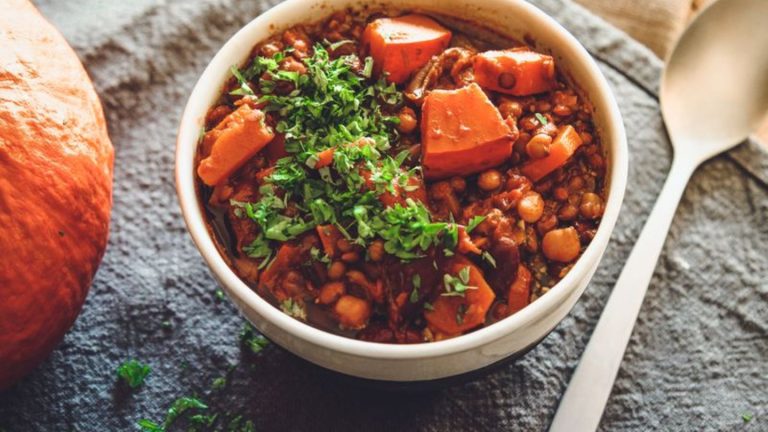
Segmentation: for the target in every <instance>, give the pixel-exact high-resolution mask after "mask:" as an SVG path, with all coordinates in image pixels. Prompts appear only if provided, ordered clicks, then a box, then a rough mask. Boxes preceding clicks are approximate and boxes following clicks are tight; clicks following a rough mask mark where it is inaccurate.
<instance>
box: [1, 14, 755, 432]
mask: <svg viewBox="0 0 768 432" xmlns="http://www.w3.org/2000/svg"><path fill="white" fill-rule="evenodd" d="M37 3H38V5H39V6H40V8H41V9H42V11H43V13H44V14H46V15H47V16H48V17H49V18H50V19H51V20H52V21H53V22H54V23H55V24H56V25H57V26H58V27H59V28H60V29H61V30H62V32H63V33H64V35H65V36H66V37H67V39H68V40H69V41H70V42H71V43H72V44H73V45H74V47H75V49H76V50H77V52H78V54H79V55H80V56H81V58H82V59H83V61H84V63H85V65H86V67H87V68H88V70H89V72H90V74H91V76H92V77H93V80H94V82H95V84H96V88H97V90H98V91H99V94H100V95H101V98H102V100H103V102H104V105H105V109H106V113H107V117H108V120H109V126H110V135H111V137H112V140H113V142H114V145H115V148H116V160H115V194H114V195H115V199H114V210H113V215H112V233H111V237H110V242H109V248H108V249H107V253H106V256H105V258H104V262H103V264H102V266H101V268H100V270H99V272H98V275H97V277H96V281H95V283H94V285H93V288H92V289H91V293H90V295H89V297H88V300H87V303H86V305H85V308H84V310H83V313H82V315H81V316H80V318H79V319H78V321H77V323H76V324H75V326H74V329H73V330H72V331H71V332H70V333H69V334H68V335H67V336H66V338H65V339H64V342H63V343H62V344H61V345H60V346H59V347H58V348H57V349H56V351H55V352H54V353H53V354H52V355H51V356H50V358H49V359H48V360H47V361H46V362H45V363H43V365H42V366H41V367H40V368H38V369H37V370H36V371H35V372H34V373H33V374H32V375H30V376H29V377H27V378H26V379H24V380H23V381H22V382H20V383H19V384H18V385H16V386H15V387H14V388H12V389H11V390H10V391H8V392H6V393H5V394H3V395H0V429H2V428H4V430H5V431H7V432H17V431H18V432H28V431H62V432H66V431H75V430H77V431H131V430H138V427H137V426H136V421H137V420H138V419H140V418H143V417H148V418H151V419H155V420H158V419H161V418H162V417H163V416H164V413H165V411H166V409H167V408H168V406H169V404H170V403H171V401H172V400H174V399H175V398H177V397H179V396H185V395H193V394H197V395H199V396H200V397H201V398H202V399H204V400H205V401H206V402H207V403H209V404H210V405H211V406H212V411H219V412H222V413H231V415H230V417H231V416H234V415H238V414H240V415H243V416H244V417H246V418H248V419H251V420H253V421H254V423H255V424H256V428H257V430H269V431H272V430H387V431H391V430H427V431H447V430H525V431H536V430H545V429H546V428H547V426H548V425H549V422H550V421H551V419H552V416H553V414H554V411H555V409H556V407H557V403H558V400H559V398H560V396H561V395H562V393H563V391H564V389H565V386H566V385H567V383H568V380H569V378H570V376H571V374H572V372H573V369H574V367H575V366H576V363H577V361H578V358H579V356H580V354H581V353H582V351H583V349H584V346H585V344H586V343H587V340H588V339H589V336H590V333H591V332H592V330H593V328H594V325H595V323H596V321H597V319H598V317H599V315H600V312H601V309H602V307H603V306H604V304H605V301H606V299H607V297H608V294H609V292H610V290H611V287H612V285H613V283H614V281H615V280H616V278H617V276H618V273H619V271H620V270H621V266H622V263H623V261H624V260H625V259H626V257H627V255H628V254H629V251H630V249H631V247H632V244H633V242H634V240H635V239H636V237H637V235H638V233H639V231H640V229H641V227H642V224H643V222H644V221H645V219H646V217H647V215H648V213H649V211H650V208H651V204H652V203H653V201H654V199H655V197H656V194H657V193H658V191H659V189H660V187H661V184H662V181H663V179H664V177H665V175H666V172H667V170H668V168H669V165H670V157H671V147H670V144H669V141H668V138H667V136H666V134H665V132H664V128H663V124H662V119H661V116H660V113H659V105H658V100H657V97H656V91H657V89H656V86H657V81H658V77H659V73H660V70H661V66H662V64H661V62H660V60H659V59H658V58H657V57H655V56H654V55H653V54H652V53H651V52H650V51H648V50H647V49H645V48H643V47H642V46H641V45H639V44H638V43H636V42H635V41H633V40H631V39H630V38H628V37H627V36H626V35H625V34H623V33H621V32H619V31H617V30H616V29H614V28H612V27H610V26H609V25H608V24H606V23H605V22H603V21H601V20H600V19H598V18H596V17H595V16H593V15H591V14H590V13H588V12H587V11H585V10H584V9H582V8H581V7H579V6H577V5H575V4H574V3H572V2H570V1H567V0H566V1H556V0H540V1H536V2H535V3H536V4H537V5H539V6H540V7H541V8H543V9H544V10H545V11H546V12H548V13H550V14H552V15H553V16H554V17H555V18H556V19H558V20H559V21H560V22H561V23H562V24H563V25H564V26H565V27H567V28H568V29H569V30H570V31H571V32H573V33H574V34H575V35H576V37H577V38H578V39H579V40H580V41H581V42H582V43H583V44H584V45H585V46H586V47H587V48H588V49H589V50H590V52H591V53H592V54H593V55H594V56H595V58H596V59H597V60H598V61H599V63H600V66H601V69H602V71H603V72H604V73H605V75H606V76H607V77H608V80H609V81H610V83H611V85H612V88H613V90H614V92H615V94H616V97H617V99H618V101H619V105H620V108H621V111H622V113H623V115H624V120H625V122H626V128H627V134H628V137H629V144H630V147H631V159H630V176H629V184H628V188H627V194H626V199H625V203H624V207H623V210H622V213H621V217H620V219H619V222H618V225H617V227H616V231H615V232H614V235H613V238H612V241H611V244H610V246H609V248H608V250H607V252H606V255H605V258H604V260H603V262H602V263H601V265H600V267H599V269H598V270H597V273H596V274H595V276H594V279H593V281H592V283H591V285H590V286H589V288H588V289H587V291H586V293H585V294H584V296H583V297H582V299H581V300H580V301H579V303H578V304H577V305H576V307H575V308H574V310H573V312H572V313H571V314H570V315H569V316H568V317H567V318H566V319H565V320H564V321H563V322H562V323H561V324H560V325H559V326H558V327H557V328H556V330H555V331H554V332H553V333H552V334H550V335H549V337H547V338H546V339H545V340H544V341H543V342H542V343H541V344H540V345H538V346H537V347H536V348H535V349H534V350H533V351H531V352H530V353H529V354H528V355H526V356H525V357H523V358H522V359H520V360H518V361H517V362H515V363H513V364H509V365H506V366H504V367H502V368H501V369H499V370H498V371H496V372H493V373H492V374H490V375H487V376H485V377H482V378H479V379H477V380H475V381H472V382H469V383H466V384H462V385H458V386H454V387H451V388H448V389H444V390H439V391H434V392H427V393H420V394H397V393H395V394H393V393H386V392H376V391H371V390H361V389H359V388H356V387H353V386H349V385H346V384H342V383H340V382H339V380H338V379H335V378H334V377H333V376H329V375H328V374H326V373H321V372H320V371H318V369H317V368H316V367H313V366H310V365H308V364H307V363H306V362H304V361H303V360H301V359H298V358H296V357H294V356H292V355H290V354H289V353H287V352H285V351H283V350H282V349H280V348H279V347H277V346H269V347H267V348H266V349H264V350H263V351H262V352H261V353H259V354H252V353H249V352H248V350H247V349H244V348H242V346H241V345H240V344H239V343H238V332H239V331H240V329H241V328H242V325H243V319H242V318H241V317H239V316H238V315H237V313H236V312H235V310H234V308H233V307H232V306H231V305H230V304H229V303H228V301H226V300H225V301H218V300H217V299H216V296H215V295H214V292H215V290H216V288H217V285H216V283H215V281H214V280H213V278H212V277H211V274H210V273H209V271H208V269H207V268H206V266H205V264H204V263H203V260H202V259H201V257H200V255H199V254H198V252H197V250H196V249H195V248H194V246H193V244H192V241H191V240H190V238H189V236H188V235H187V233H186V230H185V228H184V223H183V221H182V218H181V215H180V212H179V208H178V206H177V202H176V197H175V191H174V179H173V166H174V145H175V135H176V128H177V124H178V121H179V118H180V115H181V111H182V109H183V105H184V103H185V102H186V98H187V96H188V95H189V92H190V91H191V89H192V86H193V84H194V82H195V80H196V79H197V77H198V76H199V74H200V73H201V71H202V69H203V67H204V66H205V64H206V63H207V62H208V61H209V60H210V58H211V57H212V56H213V54H214V52H215V51H216V50H217V49H218V47H220V46H221V44H222V43H223V42H224V41H225V40H226V39H227V38H228V37H229V36H230V35H232V34H233V33H234V32H235V31H236V30H237V29H238V28H239V27H241V26H242V25H243V24H244V23H246V22H247V21H249V20H250V19H252V18H254V17H255V16H257V15H258V14H259V13H260V12H261V11H263V10H265V9H266V8H268V7H269V6H270V5H271V4H273V3H275V1H236V0H200V1H194V2H189V1H183V0H165V1H162V0H134V1H131V2H113V1H109V2H107V1H104V0H71V1H67V2H62V1H59V0H38V1H37ZM745 43H748V41H745ZM723 109H724V110H726V109H729V110H733V109H738V107H729V106H724V107H723ZM767 221H768V157H766V154H764V153H761V151H760V150H759V149H758V147H757V146H756V145H755V144H754V143H751V144H750V143H747V144H743V145H742V146H740V147H739V148H737V149H735V150H733V151H731V152H730V153H728V154H726V155H722V156H719V157H717V158H715V159H713V160H711V161H709V162H707V163H705V164H704V165H703V166H702V167H701V168H700V169H699V170H698V171H697V172H696V174H695V175H694V176H693V179H692V180H691V183H690V185H689V186H688V189H687V190H686V193H685V196H684V197H683V200H682V203H681V205H680V208H679V210H678V212H677V216H676V218H675V221H674V223H673V225H672V229H671V232H670V234H669V238H668V240H667V243H666V246H665V249H664V253H663V254H662V257H661V259H660V261H659V264H658V266H657V269H656V274H655V276H654V278H653V281H652V283H651V287H650V290H649V292H648V296H647V298H646V301H645V304H644V306H643V309H642V311H641V313H640V318H639V321H638V322H637V326H636V328H635V332H634V334H633V336H632V340H631V342H630V345H629V348H628V349H627V352H626V356H625V358H624V362H623V364H622V367H621V371H620V372H619V376H618V379H617V381H616V386H615V388H614V390H613V394H612V396H611V398H610V401H609V403H608V407H607V409H606V412H605V416H604V418H603V421H602V424H601V427H600V428H601V429H602V430H611V431H614V430H754V431H757V430H762V431H765V430H768V390H767V389H768V361H767V360H768V306H766V305H767V304H768V302H767V301H768V282H766V280H768V259H766V251H767V250H768V248H767V247H766V244H768V223H767ZM166 320H167V321H169V322H170V323H171V327H170V328H166V327H164V326H163V321H166ZM129 358H136V359H139V360H141V361H143V362H146V363H149V364H150V365H151V366H152V368H153V370H152V373H151V374H150V375H149V377H148V378H147V381H146V383H145V385H144V387H143V388H141V389H140V390H138V391H135V392H130V391H127V389H126V388H124V387H122V386H120V385H118V384H117V383H116V378H115V368H116V367H117V366H118V365H119V364H120V363H121V362H123V361H125V360H127V359H129ZM232 366H234V369H233V370H232V371H231V373H230V378H229V380H228V384H227V386H226V387H225V388H224V389H221V390H210V388H211V383H212V381H213V380H214V379H216V378H218V377H221V376H223V375H225V374H226V373H227V371H228V370H229V369H230V368H231V367H232ZM744 412H751V413H753V415H754V418H753V419H752V421H751V422H749V423H747V424H745V423H744V421H743V420H742V413H744ZM179 430H181V429H179Z"/></svg>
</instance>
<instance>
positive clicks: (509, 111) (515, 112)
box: [499, 98, 523, 118]
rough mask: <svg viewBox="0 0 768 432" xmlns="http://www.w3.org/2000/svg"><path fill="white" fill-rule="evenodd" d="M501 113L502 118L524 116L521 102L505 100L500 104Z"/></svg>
mask: <svg viewBox="0 0 768 432" xmlns="http://www.w3.org/2000/svg"><path fill="white" fill-rule="evenodd" d="M499 113H501V117H502V118H507V117H520V115H522V114H523V106H522V105H520V102H517V101H513V100H512V99H507V98H503V99H502V100H501V103H499Z"/></svg>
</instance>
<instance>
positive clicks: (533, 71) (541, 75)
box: [473, 49, 556, 96]
mask: <svg viewBox="0 0 768 432" xmlns="http://www.w3.org/2000/svg"><path fill="white" fill-rule="evenodd" d="M473 67H474V72H475V82H477V83H478V84H480V86H481V87H483V88H485V89H489V90H495V91H497V92H501V93H506V94H511V95H515V96H526V95H531V94H536V93H542V92H545V91H549V90H551V89H553V88H554V87H555V84H556V81H555V60H554V59H553V58H552V57H551V56H548V55H545V54H540V53H537V52H533V51H530V50H528V49H512V50H504V51H486V52H484V53H481V54H478V55H476V56H475V58H474V60H473Z"/></svg>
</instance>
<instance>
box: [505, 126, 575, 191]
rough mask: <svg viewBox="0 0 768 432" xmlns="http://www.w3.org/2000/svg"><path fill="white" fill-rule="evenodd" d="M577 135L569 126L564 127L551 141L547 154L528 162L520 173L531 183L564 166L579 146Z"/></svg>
mask: <svg viewBox="0 0 768 432" xmlns="http://www.w3.org/2000/svg"><path fill="white" fill-rule="evenodd" d="M581 143H582V140H581V137H580V136H579V133H578V132H576V129H574V128H573V126H571V125H567V126H564V127H563V128H561V129H560V132H559V133H558V134H557V136H556V137H555V139H554V141H552V145H551V146H550V147H549V154H548V155H547V156H545V157H543V158H541V159H536V160H534V161H531V162H528V163H527V164H525V165H523V167H522V168H521V169H520V171H521V172H522V173H523V174H525V176H526V177H528V178H530V179H531V180H533V181H539V180H540V179H541V178H543V177H544V176H545V175H547V174H549V173H551V172H552V171H554V170H556V169H558V168H560V167H561V166H563V165H565V163H566V162H568V159H570V157H571V156H573V154H574V153H575V152H576V150H577V149H578V148H579V147H580V146H581Z"/></svg>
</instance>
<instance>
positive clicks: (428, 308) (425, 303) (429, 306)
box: [424, 302, 435, 311]
mask: <svg viewBox="0 0 768 432" xmlns="http://www.w3.org/2000/svg"><path fill="white" fill-rule="evenodd" d="M424 309H426V310H428V311H433V310H435V307H434V306H432V303H429V302H424Z"/></svg>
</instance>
